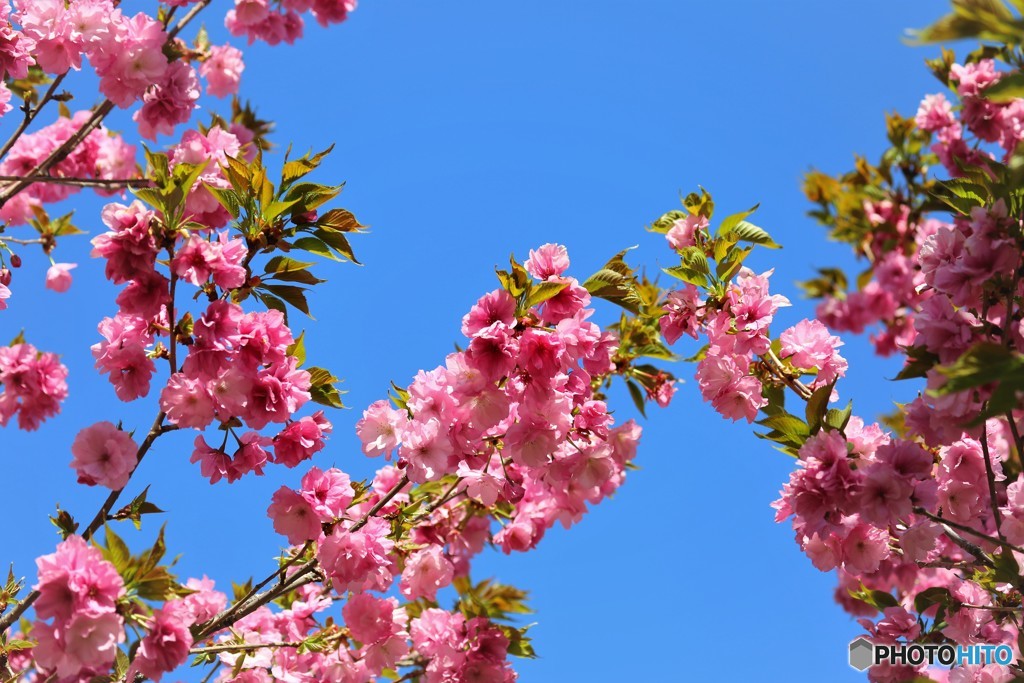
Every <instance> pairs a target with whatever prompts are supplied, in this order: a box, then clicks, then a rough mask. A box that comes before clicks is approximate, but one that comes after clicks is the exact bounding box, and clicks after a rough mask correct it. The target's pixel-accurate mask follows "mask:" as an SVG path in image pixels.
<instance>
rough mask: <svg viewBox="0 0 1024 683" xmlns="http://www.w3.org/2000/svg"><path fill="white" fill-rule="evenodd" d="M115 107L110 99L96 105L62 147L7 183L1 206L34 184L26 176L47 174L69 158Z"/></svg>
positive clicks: (2, 194)
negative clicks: (18, 177) (12, 181)
mask: <svg viewBox="0 0 1024 683" xmlns="http://www.w3.org/2000/svg"><path fill="white" fill-rule="evenodd" d="M113 109H114V103H113V102H111V101H110V100H104V101H103V102H102V103H101V104H100V105H99V106H98V107H96V109H94V110H93V112H92V115H91V116H89V118H88V119H86V121H85V123H83V124H82V127H81V128H79V129H78V130H76V131H75V132H74V133H73V134H72V135H71V137H69V138H68V139H67V140H65V141H64V143H63V144H62V145H61V146H60V147H58V148H57V149H55V150H53V151H52V152H50V154H49V156H47V157H46V158H45V159H43V160H42V161H40V162H39V163H38V164H36V167H35V168H33V169H32V170H31V171H29V172H28V173H26V174H25V176H24V177H22V178H20V179H19V180H17V181H15V182H14V183H12V184H10V185H7V186H6V187H5V188H4V190H3V192H0V207H2V206H3V205H4V204H6V203H7V202H8V201H10V199H11V197H13V196H14V195H16V194H18V193H19V192H21V191H22V190H24V189H25V188H26V187H28V186H29V185H31V184H32V181H31V180H25V178H31V177H34V176H43V175H46V172H47V171H49V170H50V169H51V168H52V167H53V166H55V165H56V164H58V163H60V162H61V161H63V160H64V159H65V158H67V156H68V155H69V154H71V152H73V151H74V150H75V148H76V147H78V145H80V144H81V143H82V141H83V140H85V138H87V137H88V136H89V133H91V132H93V131H94V130H96V128H97V127H99V125H100V123H101V122H102V121H103V119H104V118H105V117H106V116H107V114H109V113H110V112H111V111H112V110H113Z"/></svg>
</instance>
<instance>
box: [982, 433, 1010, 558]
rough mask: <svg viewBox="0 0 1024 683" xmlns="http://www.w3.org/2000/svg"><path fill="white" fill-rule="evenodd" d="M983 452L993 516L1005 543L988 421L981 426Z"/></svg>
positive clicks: (1001, 538)
mask: <svg viewBox="0 0 1024 683" xmlns="http://www.w3.org/2000/svg"><path fill="white" fill-rule="evenodd" d="M981 452H982V457H984V459H985V478H986V479H987V480H988V499H989V504H990V505H991V506H992V516H993V517H994V518H995V522H996V534H998V536H999V538H1000V540H1002V541H1005V540H1006V536H1003V519H1002V517H1003V516H1002V515H1001V514H999V501H998V500H997V499H996V474H995V472H994V471H993V470H992V454H991V453H989V450H988V421H987V420H986V421H985V422H984V423H982V426H981Z"/></svg>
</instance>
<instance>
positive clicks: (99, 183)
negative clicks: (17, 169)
mask: <svg viewBox="0 0 1024 683" xmlns="http://www.w3.org/2000/svg"><path fill="white" fill-rule="evenodd" d="M20 180H28V181H31V182H33V183H53V184H55V185H71V186H73V187H150V186H152V185H153V181H151V180H148V179H146V178H64V177H61V176H53V175H35V176H32V175H0V182H17V181H20Z"/></svg>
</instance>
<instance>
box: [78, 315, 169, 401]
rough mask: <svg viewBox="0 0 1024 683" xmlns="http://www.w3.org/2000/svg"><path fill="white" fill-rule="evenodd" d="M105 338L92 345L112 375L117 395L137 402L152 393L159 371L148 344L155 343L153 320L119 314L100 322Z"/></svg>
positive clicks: (104, 370) (103, 367)
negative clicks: (155, 375)
mask: <svg viewBox="0 0 1024 683" xmlns="http://www.w3.org/2000/svg"><path fill="white" fill-rule="evenodd" d="M99 332H100V334H101V335H102V336H103V341H101V342H98V343H96V344H93V345H92V347H91V350H92V355H93V358H95V359H96V367H97V368H99V370H100V372H101V373H104V374H109V379H110V383H111V384H113V385H114V391H115V392H116V393H117V397H118V398H119V399H121V400H122V401H133V400H135V399H137V398H140V397H142V396H145V395H146V394H148V393H149V383H150V379H151V378H152V376H153V372H155V370H156V366H155V365H154V363H153V360H152V359H151V358H150V357H149V354H148V352H147V350H146V347H147V346H148V345H149V344H150V343H151V342H152V335H151V334H150V332H149V323H148V322H147V321H146V320H145V319H144V318H140V317H138V316H135V315H130V314H124V313H118V314H117V315H116V316H114V317H113V318H104V319H103V320H102V322H100V324H99Z"/></svg>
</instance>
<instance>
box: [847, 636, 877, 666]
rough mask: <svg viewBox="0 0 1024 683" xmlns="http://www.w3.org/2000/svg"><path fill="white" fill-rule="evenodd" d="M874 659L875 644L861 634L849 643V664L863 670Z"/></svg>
mask: <svg viewBox="0 0 1024 683" xmlns="http://www.w3.org/2000/svg"><path fill="white" fill-rule="evenodd" d="M874 660H875V646H874V645H872V644H871V641H870V640H868V639H867V638H864V637H863V636H862V637H860V638H857V639H856V640H854V641H853V642H852V643H850V666H852V667H853V668H854V669H856V670H857V671H863V670H864V669H866V668H868V667H869V666H871V664H872V663H873V662H874Z"/></svg>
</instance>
